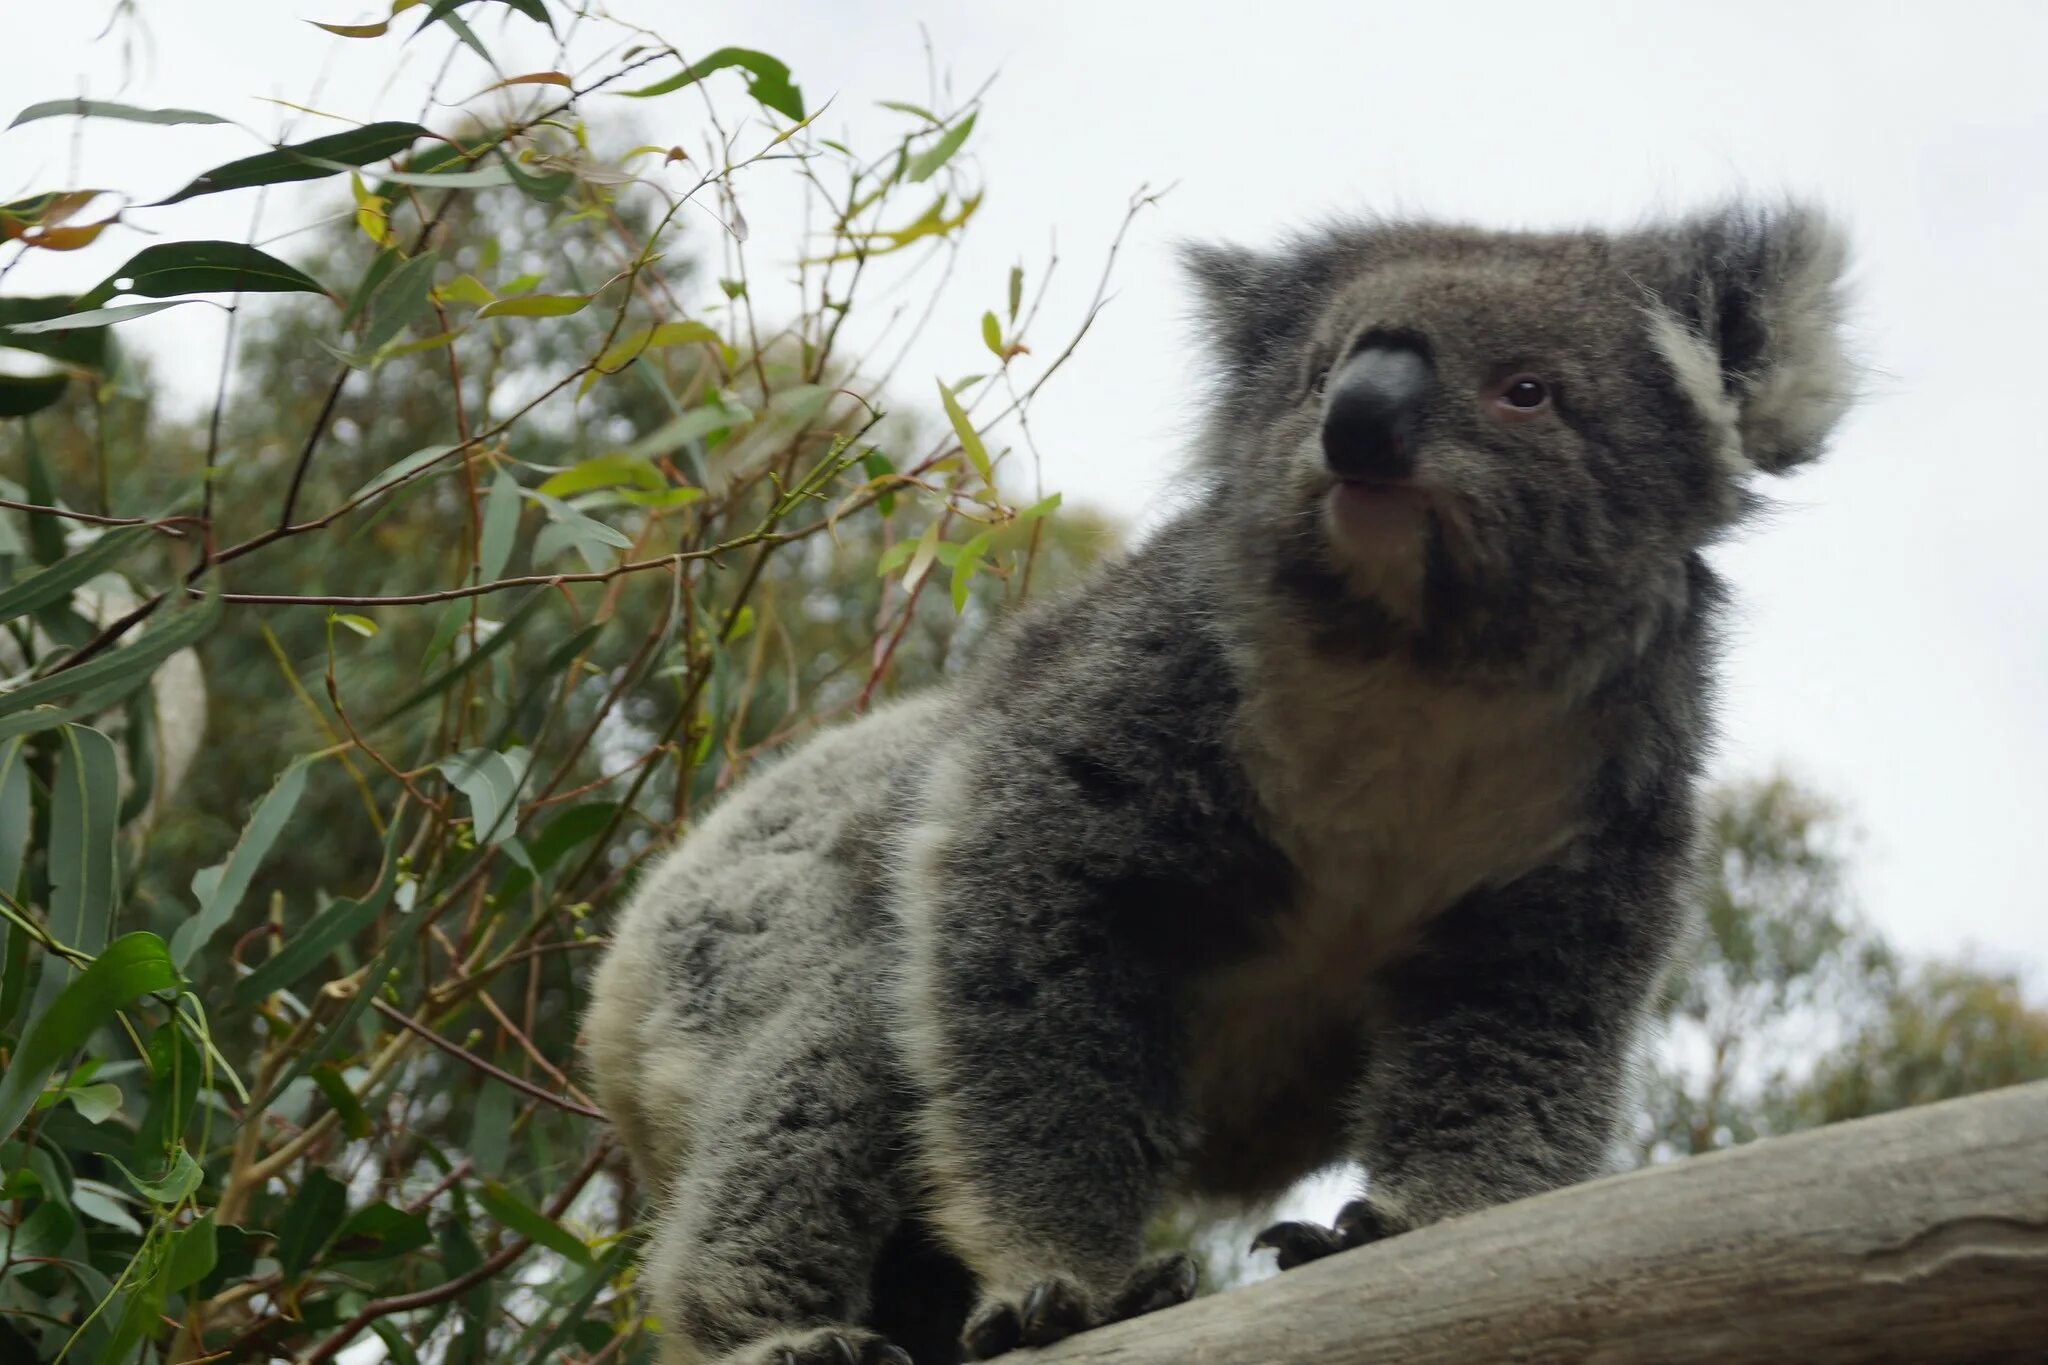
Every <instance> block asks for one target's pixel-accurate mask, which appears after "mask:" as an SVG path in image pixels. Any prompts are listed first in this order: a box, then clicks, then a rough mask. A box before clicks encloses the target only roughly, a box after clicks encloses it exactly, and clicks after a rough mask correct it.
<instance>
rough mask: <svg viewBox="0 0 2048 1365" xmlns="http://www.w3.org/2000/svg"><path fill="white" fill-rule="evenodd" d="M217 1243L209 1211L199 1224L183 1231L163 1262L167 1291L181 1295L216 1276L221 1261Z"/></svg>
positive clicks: (177, 1235)
mask: <svg viewBox="0 0 2048 1365" xmlns="http://www.w3.org/2000/svg"><path fill="white" fill-rule="evenodd" d="M219 1257H220V1253H219V1247H218V1243H217V1241H216V1239H215V1236H214V1229H213V1212H212V1210H210V1209H209V1210H208V1211H207V1212H206V1214H205V1215H204V1216H202V1217H200V1218H199V1219H198V1220H196V1221H194V1222H192V1223H189V1224H187V1225H186V1226H185V1227H182V1228H180V1229H179V1230H178V1231H177V1233H176V1234H175V1236H174V1239H173V1240H172V1242H171V1247H170V1250H169V1252H167V1253H166V1254H165V1259H164V1272H163V1274H164V1290H165V1292H167V1293H171V1294H178V1293H182V1292H184V1291H185V1290H187V1289H189V1288H191V1287H192V1286H193V1285H195V1284H198V1283H199V1282H200V1281H201V1280H203V1279H205V1278H206V1277H207V1276H208V1275H210V1274H212V1273H213V1267H214V1264H215V1262H217V1261H218V1260H219Z"/></svg>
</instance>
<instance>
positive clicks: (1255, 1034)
mask: <svg viewBox="0 0 2048 1365" xmlns="http://www.w3.org/2000/svg"><path fill="white" fill-rule="evenodd" d="M1253 695H1254V696H1255V697H1256V698H1257V701H1256V702H1255V703H1254V704H1252V705H1249V706H1247V707H1246V709H1245V711H1244V714H1243V716H1242V718H1241V726H1240V729H1239V732H1238V735H1237V744H1238V757H1239V761H1240V762H1241V763H1242V764H1243V766H1244V769H1245V772H1246V774H1247V776H1248V778H1249V779H1250V782H1251V785H1252V788H1253V791H1254V793H1255V795H1256V797H1257V799H1258V801H1259V803H1260V807H1261V813H1262V816H1263V819H1264V823H1265V827H1266V833H1267V835H1268V837H1269V838H1270V839H1272V841H1273V842H1274V843H1275V844H1276V845H1277V846H1278V847H1279V849H1280V851H1281V852H1282V853H1283V854H1284V855H1285V856H1286V858H1287V860H1288V862H1289V863H1290V864H1291V866H1292V869H1293V871H1294V874H1295V888H1296V889H1295V892H1294V894H1293V896H1292V898H1291V900H1290V902H1289V903H1288V904H1286V905H1284V906H1280V907H1277V908H1276V909H1277V913H1276V914H1275V915H1274V917H1273V920H1272V924H1271V932H1270V934H1269V936H1268V937H1267V939H1266V940H1265V942H1264V944H1263V946H1262V947H1261V948H1260V950H1259V951H1257V952H1256V953H1254V954H1253V955H1251V956H1250V957H1248V958H1245V959H1242V960H1239V961H1236V962H1233V963H1231V964H1229V965H1228V966H1226V967H1224V968H1222V969H1220V970H1217V971H1214V972H1211V973H1210V974H1209V975H1207V976H1206V977H1205V978H1204V979H1203V980H1201V981H1200V982H1198V983H1197V984H1196V987H1195V990H1194V992H1193V996H1192V999H1191V1001H1190V1005H1191V1009H1190V1014H1189V1019H1190V1041H1191V1044H1192V1047H1191V1060H1192V1062H1193V1065H1194V1074H1193V1077H1192V1080H1193V1084H1194V1095H1195V1097H1196V1101H1197V1110H1198V1113H1200V1114H1201V1115H1202V1116H1203V1123H1204V1126H1205V1129H1206V1130H1207V1131H1208V1132H1209V1133H1210V1134H1211V1137H1212V1139H1213V1140H1216V1141H1228V1142H1230V1143H1232V1144H1234V1145H1238V1146H1242V1145H1244V1142H1243V1135H1241V1134H1236V1133H1235V1131H1234V1130H1235V1129H1236V1128H1237V1126H1238V1125H1239V1124H1241V1123H1243V1122H1246V1121H1249V1122H1252V1123H1258V1122H1260V1116H1262V1115H1264V1116H1265V1117H1268V1118H1270V1115H1269V1114H1266V1112H1265V1111H1268V1110H1272V1111H1288V1112H1298V1113H1303V1114H1306V1113H1308V1112H1309V1111H1312V1110H1316V1109H1317V1108H1318V1107H1319V1104H1320V1101H1318V1100H1315V1099H1313V1098H1312V1096H1313V1095H1314V1094H1317V1093H1321V1092H1325V1091H1328V1092H1333V1093H1332V1100H1333V1102H1334V1100H1335V1099H1337V1098H1341V1091H1342V1090H1343V1088H1344V1087H1345V1086H1346V1085H1347V1084H1348V1083H1349V1080H1350V1079H1351V1077H1350V1075H1349V1074H1348V1073H1349V1072H1350V1071H1353V1070H1355V1069H1356V1065H1357V1064H1358V1061H1359V1059H1360V1057H1361V1055H1362V1054H1361V1052H1360V1046H1361V1041H1360V1040H1361V1039H1362V1037H1363V1035H1364V1033H1365V1028H1364V1025H1365V1023H1366V1022H1367V1020H1368V1019H1369V1017H1370V1014H1371V1011H1372V1009H1373V1001H1372V998H1371V994H1372V993H1371V980H1372V977H1373V974H1374V973H1375V972H1376V971H1377V970H1378V969H1379V968H1380V967H1381V966H1383V965H1384V964H1386V963H1387V962H1388V961H1389V960H1390V959H1392V958H1394V957H1396V956H1398V955H1399V954H1400V953H1401V952H1402V951H1403V950H1404V949H1406V948H1407V947H1408V946H1409V945H1411V944H1412V943H1413V942H1414V940H1415V938H1416V937H1417V936H1418V935H1419V934H1420V933H1421V931H1422V930H1423V928H1424V927H1425V926H1426V925H1427V924H1428V922H1429V920H1430V918H1431V917H1432V916H1434V915H1436V914H1438V913H1440V912H1441V911H1443V910H1445V909H1447V908H1449V907H1450V906H1451V905H1453V904H1455V903H1456V902H1457V901H1458V900H1460V899H1461V898H1462V897H1464V896H1465V895H1467V894H1468V893H1470V892H1472V891H1474V890H1477V889H1479V888H1481V887H1485V886H1497V885H1503V884H1505V883H1507V882H1510V881H1512V880H1514V879H1515V878H1516V877H1518V876H1520V875H1522V874H1523V873H1525V872H1528V871H1530V870H1532V869H1534V868H1536V867H1538V866H1540V865H1541V864H1542V863H1543V862H1545V861H1546V860H1547V859H1549V858H1551V857H1553V856H1555V855H1556V854H1557V853H1558V852H1559V851H1560V850H1561V849H1562V848H1563V847H1564V845H1565V844H1566V843H1567V842H1568V841H1569V840H1570V839H1571V838H1572V837H1573V835H1574V834H1575V833H1577V832H1578V830H1579V827H1580V824H1579V821H1580V809H1581V801H1582V794H1583V790H1584V786H1585V782H1586V778H1587V775H1588V773H1589V772H1590V770H1591V767H1592V758H1593V748H1592V744H1591V738H1590V736H1589V735H1588V734H1587V732H1586V730H1585V728H1584V725H1583V723H1582V722H1581V721H1579V720H1578V719H1576V718H1574V717H1573V716H1572V715H1571V714H1570V713H1569V712H1568V711H1567V710H1566V709H1565V708H1564V707H1563V706H1562V705H1561V704H1559V703H1557V702H1555V701H1552V700H1550V699H1548V698H1536V697H1518V696H1501V695H1493V694H1472V693H1461V692H1456V691H1451V690H1448V689H1444V688H1442V687H1440V686H1437V685H1433V684H1430V683H1428V682H1427V681H1425V680H1420V679H1416V678H1414V677H1412V676H1410V675H1403V674H1402V673H1399V672H1395V671H1393V670H1392V669H1391V668H1389V669H1388V670H1387V671H1385V672H1380V673H1364V672H1361V671H1357V670H1351V671H1345V670H1340V669H1337V668H1334V667H1333V668H1330V669H1328V670H1321V671H1319V670H1316V669H1314V668H1313V667H1309V666H1306V665H1303V666H1301V667H1299V668H1297V669H1295V670H1293V671H1292V673H1291V676H1290V677H1289V678H1288V679H1287V681H1285V682H1283V683H1280V684H1276V685H1272V686H1268V687H1263V688H1259V689H1255V690H1254V692H1253ZM1333 1121H1334V1120H1333ZM1311 1126H1313V1125H1311ZM1273 1156H1274V1158H1275V1159H1276V1160H1280V1159H1281V1158H1280V1154H1277V1153H1275V1154H1273ZM1323 1159H1327V1156H1325V1157H1324V1158H1323ZM1289 1161H1291V1158H1289ZM1289 1161H1283V1162H1282V1164H1289ZM1309 1164H1310V1165H1314V1164H1316V1163H1315V1162H1310V1163H1309ZM1289 1178H1291V1177H1289Z"/></svg>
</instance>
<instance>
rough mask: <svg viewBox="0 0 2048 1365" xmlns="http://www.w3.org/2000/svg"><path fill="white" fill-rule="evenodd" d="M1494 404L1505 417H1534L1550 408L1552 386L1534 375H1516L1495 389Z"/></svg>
mask: <svg viewBox="0 0 2048 1365" xmlns="http://www.w3.org/2000/svg"><path fill="white" fill-rule="evenodd" d="M1493 402H1494V406H1496V407H1497V408H1499V409H1501V410H1502V413H1503V415H1505V416H1509V417H1529V416H1533V415H1534V414H1536V413H1539V412H1541V411H1542V410H1543V409H1545V408H1547V407H1549V406H1550V385H1548V384H1546V383H1544V382H1543V381H1542V380H1540V379H1538V378H1537V377H1536V376H1535V375H1533V374H1518V375H1514V376H1511V377H1510V378H1508V379H1506V380H1504V381H1503V382H1502V383H1501V384H1500V385H1499V386H1498V387H1496V388H1495V389H1494V393H1493Z"/></svg>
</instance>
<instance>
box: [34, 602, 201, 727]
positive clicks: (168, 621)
mask: <svg viewBox="0 0 2048 1365" xmlns="http://www.w3.org/2000/svg"><path fill="white" fill-rule="evenodd" d="M220 612H221V601H220V594H219V593H218V592H209V593H207V594H206V596H205V597H203V598H201V599H200V601H199V602H198V603H197V604H196V605H194V606H190V607H186V608H184V609H182V610H178V611H172V612H168V613H159V615H158V618H157V620H158V624H157V625H156V626H155V627H154V628H153V629H150V630H146V631H144V632H143V633H142V635H141V637H140V638H139V639H137V640H136V641H135V643H134V644H132V645H127V646H124V647H122V648H119V649H111V650H108V651H107V652H106V653H104V654H102V655H100V656H99V657H97V658H95V659H91V660H88V661H87V662H85V663H82V664H80V665H78V667H76V668H67V669H65V670H64V671H63V672H61V673H53V674H51V675H50V676H49V677H47V678H42V679H39V680H38V681H36V682H32V683H24V684H23V685H22V686H20V687H17V688H14V689H12V690H11V691H6V692H0V717H9V716H12V715H13V714H14V713H15V712H17V711H25V710H27V709H28V708H29V707H32V706H41V705H43V704H44V703H45V702H49V701H53V700H55V699H56V698H58V697H68V696H73V695H76V694H78V693H83V692H87V691H91V690H93V689H95V688H99V687H101V685H102V684H115V686H114V687H111V688H109V689H108V690H107V691H106V692H102V693H100V694H99V696H100V700H101V702H102V704H104V703H106V702H110V701H112V700H114V699H115V698H116V697H118V696H126V695H127V694H128V692H130V691H133V690H134V689H135V688H137V687H140V686H141V685H142V684H144V683H146V682H148V681H149V675H150V671H151V670H152V669H154V668H155V667H156V665H157V664H159V663H161V662H163V660H165V659H167V658H169V657H170V656H171V655H173V654H175V653H177V652H178V651H179V650H181V649H183V648H185V647H186V646H187V645H191V644H196V643H197V642H198V641H199V640H200V639H201V638H202V637H203V636H204V635H205V634H206V633H207V632H208V631H210V630H212V629H213V627H214V624H215V622H217V621H219V620H220ZM9 733H11V732H10V731H9V730H8V729H7V727H5V726H4V725H0V739H5V738H6V737H7V735H8V734H9Z"/></svg>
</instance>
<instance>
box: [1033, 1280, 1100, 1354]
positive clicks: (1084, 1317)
mask: <svg viewBox="0 0 2048 1365" xmlns="http://www.w3.org/2000/svg"><path fill="white" fill-rule="evenodd" d="M1020 1327H1021V1329H1022V1337H1023V1343H1024V1344H1025V1345H1026V1346H1050V1345H1052V1344H1053V1343H1054V1342H1055V1341H1064V1340H1066V1339H1067V1338H1068V1337H1070V1336H1072V1335H1074V1333H1076V1332H1082V1331H1086V1330H1087V1328H1088V1310H1087V1306H1086V1305H1085V1304H1084V1303H1083V1302H1082V1301H1081V1298H1080V1296H1079V1295H1077V1294H1076V1293H1075V1292H1074V1290H1073V1287H1072V1286H1070V1285H1068V1284H1067V1283H1066V1282H1065V1281H1063V1280H1045V1281H1042V1282H1040V1283H1038V1284H1036V1285H1033V1286H1032V1288H1031V1292H1030V1293H1029V1294H1027V1295H1025V1296H1024V1313H1023V1321H1022V1323H1021V1324H1020Z"/></svg>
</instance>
